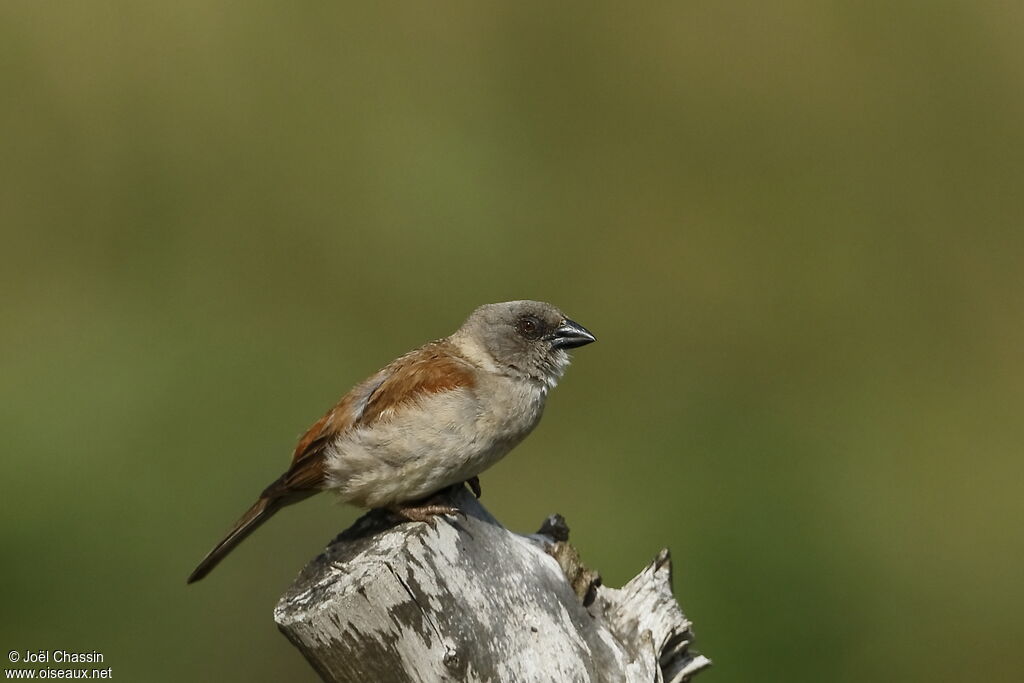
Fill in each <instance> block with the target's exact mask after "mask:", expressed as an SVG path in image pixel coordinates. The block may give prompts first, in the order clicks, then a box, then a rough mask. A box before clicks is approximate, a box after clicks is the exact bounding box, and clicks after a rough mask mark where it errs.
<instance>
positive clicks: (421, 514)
mask: <svg viewBox="0 0 1024 683" xmlns="http://www.w3.org/2000/svg"><path fill="white" fill-rule="evenodd" d="M388 511H389V512H391V513H392V514H393V515H395V516H397V517H401V518H402V519H406V520H408V521H410V522H429V521H431V520H433V519H434V517H437V516H438V515H465V514H466V513H464V512H463V511H462V510H460V509H459V508H457V507H455V506H454V505H441V504H438V503H429V502H425V501H418V502H415V503H412V504H411V505H391V506H389V507H388Z"/></svg>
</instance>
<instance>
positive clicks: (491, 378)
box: [188, 300, 596, 583]
mask: <svg viewBox="0 0 1024 683" xmlns="http://www.w3.org/2000/svg"><path fill="white" fill-rule="evenodd" d="M594 341H596V337H594V335H593V334H591V332H590V331H589V330H587V329H586V328H585V327H583V326H582V325H580V324H579V323H577V322H575V321H573V320H572V319H570V318H568V317H566V316H565V315H564V314H563V313H562V312H561V311H560V310H559V309H558V308H556V307H555V306H553V305H551V304H548V303H545V302H542V301H529V300H521V301H506V302H502V303H494V304H486V305H483V306H480V307H478V308H477V309H475V310H474V311H473V312H472V313H471V314H470V315H469V317H468V318H466V320H465V322H463V324H462V325H461V326H460V327H459V329H457V330H456V331H455V332H454V333H452V334H451V335H449V336H447V337H444V338H443V339H437V340H434V341H431V342H428V343H426V344H424V345H423V346H420V347H419V348H417V349H414V350H413V351H410V352H409V353H406V354H405V355H403V356H400V357H399V358H397V359H395V360H394V361H392V362H391V363H389V364H388V365H386V366H385V367H384V368H383V369H381V370H380V371H378V372H377V373H376V374H374V375H372V376H371V377H369V378H368V379H366V380H364V381H363V382H361V383H360V384H357V385H356V386H355V387H354V388H352V389H351V390H350V391H349V392H348V393H347V394H345V395H344V396H343V397H342V398H341V399H340V400H339V401H338V402H337V404H336V405H335V406H334V407H333V408H331V409H330V410H328V411H327V412H326V413H325V414H324V415H323V417H321V418H320V419H319V420H317V421H316V422H315V423H314V424H313V426H312V427H310V428H309V429H308V430H307V431H306V432H305V434H304V435H303V436H302V437H301V438H300V439H299V442H298V444H297V445H296V447H295V451H294V453H293V454H292V461H291V465H290V466H289V467H288V469H287V470H286V471H285V472H284V474H282V475H281V476H280V477H278V478H277V479H276V480H274V482H273V483H271V484H270V485H269V486H267V487H266V488H265V489H264V490H263V492H262V493H261V494H260V496H259V499H258V500H257V501H256V502H255V503H254V504H253V505H252V506H251V507H250V508H249V509H248V510H247V511H246V512H245V514H243V515H242V517H241V518H240V519H239V520H238V521H237V522H236V523H235V525H234V526H233V527H232V528H231V530H230V531H229V532H228V533H227V535H225V536H224V537H223V538H222V539H221V540H220V541H219V542H218V543H217V544H216V545H215V546H214V547H213V549H212V550H211V551H210V552H209V553H208V554H207V555H206V556H205V557H204V558H203V560H202V561H201V562H200V563H199V565H198V566H197V567H196V568H195V570H194V571H193V572H192V573H191V574H190V575H189V577H188V583H193V582H195V581H198V580H200V579H202V578H203V577H204V576H206V575H207V574H208V573H209V572H210V571H211V570H212V569H213V568H214V567H215V566H217V564H218V563H220V561H221V560H223V559H224V557H225V556H226V555H227V554H228V553H229V552H231V551H232V550H233V549H234V548H235V547H236V546H237V545H238V544H239V543H241V542H242V541H243V540H245V539H246V538H247V537H248V536H249V535H250V534H251V533H252V532H253V531H255V530H256V529H257V528H258V527H259V526H260V525H262V524H263V523H264V522H266V521H267V520H268V519H270V517H272V516H273V515H274V514H275V513H277V512H278V511H279V510H281V509H282V508H283V507H286V506H288V505H291V504H293V503H297V502H299V501H301V500H304V499H306V498H308V497H310V496H312V495H314V494H317V493H319V492H321V491H334V492H336V493H337V495H338V497H339V498H340V499H341V501H342V502H344V503H349V504H352V505H355V506H358V507H363V508H370V509H376V508H384V509H386V510H388V511H390V512H391V513H393V514H394V515H395V516H396V517H398V518H399V519H401V520H403V521H411V522H425V521H431V520H432V519H433V518H434V517H435V516H438V515H452V514H458V512H459V510H458V509H457V508H455V507H453V506H452V505H450V504H445V503H443V502H436V500H437V494H438V493H439V492H443V491H445V490H447V489H449V488H450V487H453V486H462V485H463V484H464V483H466V484H468V485H469V486H470V488H471V489H472V490H473V492H474V494H476V496H477V497H479V496H480V493H481V491H480V483H479V475H480V473H481V472H483V471H484V470H486V469H487V468H488V467H490V466H491V465H493V464H494V463H495V462H497V461H498V460H500V459H501V458H503V457H504V456H505V455H507V454H508V452H509V451H511V450H512V449H513V448H514V447H515V446H516V445H518V444H519V443H520V442H521V441H522V440H523V439H524V438H525V437H526V436H527V435H528V434H529V433H530V432H531V431H533V429H534V427H536V426H537V423H538V422H539V421H540V418H541V415H542V413H543V412H544V405H545V402H546V399H547V397H548V394H549V392H550V391H551V390H552V389H553V388H554V387H555V385H556V384H557V383H558V381H559V379H560V378H561V377H562V374H563V373H564V372H565V370H566V368H567V367H568V366H569V362H570V357H569V354H568V351H569V350H570V349H575V348H578V347H581V346H584V345H586V344H590V343H591V342H594Z"/></svg>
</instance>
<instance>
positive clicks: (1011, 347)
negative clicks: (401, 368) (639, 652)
mask: <svg viewBox="0 0 1024 683" xmlns="http://www.w3.org/2000/svg"><path fill="white" fill-rule="evenodd" d="M0 79H2V80H0V84H2V93H3V99H2V102H0V124H2V134H0V226H2V231H3V233H2V247H0V251H2V253H0V284H2V287H0V325H2V327H0V330H2V332H0V435H2V442H3V449H4V453H5V455H4V475H3V482H4V485H3V496H2V501H3V502H2V509H3V515H2V519H0V534H2V547H3V562H2V569H0V572H2V573H0V579H2V581H0V585H2V589H0V590H2V626H0V645H2V647H3V648H5V650H6V649H20V650H24V649H56V648H64V649H81V650H92V649H96V650H99V651H101V652H102V653H103V654H104V655H105V656H106V664H107V665H109V666H111V667H112V668H113V673H114V677H115V678H117V679H119V680H139V681H188V680H197V681H198V680H203V681H206V680H208V681H214V680H223V681H231V680H238V681H243V680H267V681H270V680H294V681H313V680H315V676H314V674H313V672H312V670H311V669H310V668H309V667H308V666H307V665H306V663H305V662H304V661H303V660H302V659H301V657H300V656H299V655H298V654H297V652H296V651H295V650H293V649H292V647H291V646H290V645H289V644H288V643H287V642H286V640H285V639H284V638H283V637H282V636H281V635H280V634H279V633H278V632H277V630H276V628H275V627H274V625H273V622H272V618H271V610H272V608H273V606H274V603H275V601H276V599H277V597H278V596H279V595H280V594H281V593H282V591H283V590H284V589H285V587H286V586H287V585H288V583H289V582H290V580H291V579H292V578H293V577H294V576H295V574H296V572H297V570H298V569H299V568H300V567H301V566H302V565H303V564H304V563H305V562H306V561H307V560H308V559H310V558H311V557H312V556H314V555H315V554H316V553H317V552H319V550H320V549H321V548H322V547H323V545H324V544H325V543H326V542H327V541H328V540H329V539H330V538H331V537H332V536H333V535H334V534H335V533H336V532H338V531H339V530H341V529H342V528H344V527H345V526H347V525H348V524H349V523H350V522H351V521H352V520H353V519H354V518H355V516H356V515H357V511H355V510H353V509H350V508H345V507H341V506H338V505H337V504H336V503H335V502H334V501H332V500H331V499H330V498H329V497H327V496H323V497H319V498H316V499H312V500H310V501H309V502H307V503H304V504H303V505H301V506H297V507H295V508H291V509H289V510H287V511H286V512H285V513H283V514H281V515H279V516H278V517H277V518H275V519H274V521H273V522H272V523H270V524H269V525H268V526H267V527H265V528H264V530H262V531H261V532H260V533H259V534H257V535H256V536H255V537H253V539H251V540H250V541H248V542H247V543H245V544H244V545H242V546H241V548H240V549H239V550H238V551H237V552H236V553H235V554H234V555H233V556H232V557H231V558H229V560H228V561H227V562H226V563H225V564H224V565H222V566H221V567H220V568H219V569H218V570H217V571H216V572H215V573H214V574H213V575H211V577H210V578H208V579H206V580H205V581H203V582H202V583H199V584H197V585H195V586H190V587H188V588H186V586H185V577H186V575H187V574H188V572H189V571H190V570H191V569H192V567H193V566H194V564H195V563H196V562H197V561H198V560H199V558H200V557H201V556H202V555H203V553H205V551H206V550H207V549H208V548H209V547H210V545H211V544H212V543H213V542H214V541H215V540H216V539H217V538H218V537H219V535H220V534H221V533H222V532H223V531H225V530H226V528H227V526H228V525H229V524H230V523H231V522H232V521H234V519H235V518H236V516H237V515H238V514H240V513H241V512H242V510H243V509H244V508H245V507H246V506H247V505H248V504H249V503H250V502H251V501H252V499H253V498H254V496H255V494H256V493H257V492H258V491H259V490H260V489H261V487H262V486H263V485H264V484H266V483H268V482H269V481H271V480H272V479H273V478H274V477H276V476H277V475H278V474H279V472H280V471H281V470H282V469H283V467H284V466H285V464H286V463H287V460H288V457H289V454H290V449H291V448H292V446H293V444H294V442H295V439H296V437H297V436H298V435H299V434H300V433H301V432H302V431H303V430H304V429H305V427H306V426H308V424H309V423H311V422H312V421H313V420H314V419H315V418H317V417H318V416H319V415H320V414H321V413H322V411H323V410H325V409H326V408H327V407H328V406H330V405H331V404H332V403H333V402H334V400H335V399H337V398H338V397H339V396H340V395H341V394H342V393H343V392H344V391H346V390H347V389H348V388H349V387H350V386H351V385H352V384H353V383H354V382H356V381H358V380H360V379H362V378H363V377H365V376H366V375H368V374H369V373H371V372H373V371H375V370H376V369H377V368H378V367H380V366H381V365H383V364H384V363H386V362H387V361H389V360H390V359H391V358H393V357H394V356H396V355H398V354H399V353H401V352H403V351H405V350H407V349H409V348H411V347H413V346H415V345H417V344H419V343H421V342H423V341H426V340H428V339H431V338H435V337H439V336H443V335H445V334H447V333H448V332H450V331H451V330H453V329H454V328H455V327H456V326H457V325H458V324H459V323H460V322H461V320H462V319H463V317H464V316H465V315H466V314H467V313H468V312H469V311H470V310H471V309H472V308H473V307H474V306H476V305H477V304H480V303H484V302H490V301H498V300H505V299H512V298H540V299H546V300H550V301H552V302H555V303H556V304H558V305H559V306H561V307H562V308H563V309H564V310H565V311H567V312H568V313H569V314H570V315H572V316H573V317H575V318H576V319H578V320H580V321H581V322H583V323H584V324H586V325H587V326H589V327H590V328H591V329H592V330H593V331H594V332H595V333H596V334H597V335H598V337H599V338H600V342H599V343H598V344H595V345H593V346H591V347H588V348H586V349H584V350H581V351H580V352H579V353H578V354H577V358H576V362H575V364H574V365H573V367H572V368H571V369H570V371H569V373H568V375H567V376H566V378H565V380H564V381H563V383H562V386H560V387H559V389H558V390H557V391H556V392H555V394H554V395H553V397H552V400H551V401H550V402H549V405H548V411H547V415H546V417H545V420H544V422H543V423H542V425H541V427H540V428H539V429H538V430H537V432H536V433H535V434H534V435H533V436H532V437H531V438H530V439H528V440H527V441H526V442H525V443H524V444H523V445H522V446H521V447H520V448H518V449H517V450H516V451H515V453H514V454H513V455H512V456H511V457H509V458H508V459H506V460H505V461H504V462H502V463H501V464H499V465H498V466H497V467H495V468H494V469H493V470H492V471H490V472H489V473H488V474H487V475H486V476H485V478H484V489H485V494H484V502H485V503H486V504H487V505H488V507H489V508H490V510H491V511H492V512H493V513H494V514H495V515H497V517H498V518H499V519H501V520H502V521H503V522H504V523H505V524H506V525H507V526H509V527H510V528H512V529H516V530H521V531H531V530H533V529H535V528H536V527H537V526H538V524H539V523H540V521H541V520H542V519H543V518H544V517H545V516H546V515H547V514H549V513H551V512H554V511H559V512H561V513H563V514H564V515H565V516H566V517H567V518H568V520H569V523H570V525H571V527H572V531H573V539H574V540H575V543H576V545H577V546H578V547H579V549H580V551H581V552H582V553H583V555H584V557H585V559H586V560H587V561H588V562H589V563H590V564H592V565H593V566H594V567H596V568H598V569H600V570H601V572H602V573H603V575H604V577H605V581H606V583H608V584H611V585H620V584H621V583H623V582H624V581H626V580H627V579H628V578H629V577H630V576H632V575H633V574H634V573H635V572H636V571H637V570H639V569H640V568H641V567H642V566H643V565H644V564H645V563H646V562H647V561H648V560H649V559H650V558H651V557H653V555H654V554H655V553H656V552H657V551H658V549H659V548H660V547H662V546H664V545H668V546H670V547H671V549H672V550H673V552H674V554H675V561H676V592H677V595H678V597H679V598H680V600H681V602H682V604H683V606H684V608H685V609H686V611H687V613H688V614H689V615H690V616H691V617H692V618H693V619H694V621H695V623H696V632H697V635H698V646H699V649H701V650H702V651H703V652H705V653H706V654H708V655H709V656H710V657H711V658H712V659H714V660H715V663H716V666H715V669H713V670H712V671H711V672H709V673H707V674H703V675H702V676H701V677H700V679H701V680H704V679H705V677H706V678H707V680H709V681H710V680H717V681H723V682H724V681H752V680H780V681H781V680H785V681H839V682H844V681H863V680H899V681H931V682H934V681H962V680H977V681H1009V680H1020V675H1021V674H1020V672H1021V671H1022V670H1024V654H1022V650H1021V647H1020V642H1019V641H1020V637H1021V635H1022V633H1024V625H1022V621H1024V618H1022V617H1021V614H1022V613H1024V587H1022V585H1021V580H1022V575H1024V572H1022V569H1024V538H1022V522H1024V491H1022V482H1024V463H1022V459H1021V450H1022V449H1021V447H1022V445H1024V423H1022V420H1021V417H1020V413H1021V406H1022V399H1024V364H1022V358H1021V353H1022V349H1024V315H1022V309H1024V282H1022V271H1024V262H1022V256H1024V249H1022V247H1024V231H1022V227H1024V226H1022V218H1024V192H1022V190H1024V125H1022V122H1024V5H1019V4H1017V3H1007V2H991V1H978V0H972V1H970V2H968V1H967V0H961V1H952V0H949V1H937V2H910V1H896V2H891V1H890V2H877V1H875V2H872V1H867V2H838V3H815V2H806V1H804V2H798V1H791V2H781V3H773V4H772V5H771V6H769V5H768V4H765V3H760V2H737V3H721V2H690V3H671V4H664V5H660V4H659V5H658V6H644V7H641V6H626V5H618V4H605V3H578V4H568V3H536V4H534V3H526V4H524V3H515V4H511V3H509V4H506V5H503V6H497V5H491V4H487V5H481V4H477V3H442V4H432V3H431V4H427V3H424V4H411V3H410V4H374V5H370V4H361V5H355V6H339V5H336V4H334V3H307V4H296V3H290V2H261V3H251V4H239V3H226V2H194V1H186V2H174V3H153V2H143V3H128V2H117V3H111V2H82V3H41V2H4V3H3V4H2V5H0Z"/></svg>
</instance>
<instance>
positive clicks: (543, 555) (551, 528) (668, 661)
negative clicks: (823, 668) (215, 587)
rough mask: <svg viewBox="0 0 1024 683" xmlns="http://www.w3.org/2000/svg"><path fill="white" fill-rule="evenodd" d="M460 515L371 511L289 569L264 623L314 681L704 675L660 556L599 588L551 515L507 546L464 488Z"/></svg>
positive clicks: (455, 497)
mask: <svg viewBox="0 0 1024 683" xmlns="http://www.w3.org/2000/svg"><path fill="white" fill-rule="evenodd" d="M452 502H453V504H454V505H456V506H457V507H459V508H460V509H462V510H463V511H464V512H465V513H466V514H465V516H464V517H463V516H460V517H458V518H443V517H442V518H435V519H434V520H433V521H432V522H430V523H415V522H414V523H402V524H396V523H395V521H394V519H392V518H391V516H390V515H388V514H387V513H384V512H380V511H373V512H370V513H368V514H366V515H364V516H363V517H362V518H360V519H359V520H358V521H357V522H356V523H355V524H354V525H353V526H352V527H351V528H350V529H348V530H347V531H345V532H344V533H342V534H341V535H340V536H338V538H336V539H335V540H334V541H333V542H332V543H331V544H330V545H329V546H328V548H327V550H326V551H325V552H324V553H323V554H322V555H320V556H318V557H317V558H315V559H314V560H313V561H312V562H310V563H309V565H308V566H306V568H305V569H304V570H303V571H302V573H301V574H300V575H299V577H298V578H297V579H296V581H295V583H294V584H293V585H292V586H291V587H290V588H289V589H288V591H287V592H286V593H285V594H284V596H282V598H281V600H280V602H279V603H278V605H277V608H276V609H275V611H274V618H275V620H276V621H277V624H278V627H279V628H280V629H281V631H282V632H283V633H284V634H285V635H286V636H287V637H288V639H289V640H291V642H292V643H293V644H294V645H295V646H296V647H298V648H299V650H300V651H301V652H302V654H303V655H305V657H306V659H307V660H308V661H309V663H310V664H312V666H313V668H314V669H316V671H317V672H318V673H319V674H320V676H321V677H322V678H323V679H324V680H325V681H332V682H341V681H344V682H346V683H349V682H351V683H365V682H366V681H378V682H380V683H391V682H396V683H397V682H405V681H431V682H432V681H558V682H560V683H561V682H565V681H628V682H633V681H643V682H645V683H650V682H652V681H658V682H664V683H679V682H681V681H685V680H688V679H689V678H690V677H691V676H692V675H694V674H695V673H697V672H698V671H701V670H702V669H704V668H706V667H707V666H709V665H710V664H711V662H710V661H709V660H708V659H707V658H706V657H704V656H702V655H700V654H697V653H696V652H693V651H692V650H691V649H690V644H691V643H692V641H693V632H692V630H691V628H690V622H689V621H688V620H687V619H686V617H685V616H684V615H683V613H682V611H681V610H680V609H679V605H678V604H677V603H676V601H675V598H674V597H673V595H672V570H671V563H670V559H669V554H668V551H667V550H663V551H662V552H661V553H660V554H659V555H658V556H657V558H655V559H654V561H653V562H652V563H651V564H649V565H648V566H647V567H646V568H645V569H644V570H643V571H641V572H640V574H638V575H637V576H636V577H634V578H633V579H632V580H631V581H630V582H629V583H627V584H626V585H625V586H623V587H622V588H619V589H615V588H608V587H605V586H602V585H601V581H600V577H599V576H598V574H597V573H596V572H594V571H592V570H589V569H587V568H586V567H585V566H584V565H583V564H582V562H580V559H579V556H578V555H577V553H576V551H575V549H573V547H572V546H570V545H569V543H568V531H569V530H568V528H567V527H566V525H565V522H564V520H562V519H561V517H559V516H557V515H554V516H552V517H550V518H548V520H546V521H545V522H544V525H543V526H542V527H541V529H540V531H538V532H537V533H536V534H532V535H529V536H521V535H518V534H514V533H512V532H510V531H508V530H507V529H505V528H504V527H503V526H501V524H499V523H498V521H497V520H495V519H494V518H493V517H492V516H491V515H490V514H489V513H488V512H487V511H486V510H485V509H484V508H483V507H482V506H481V505H480V503H479V502H478V501H477V500H476V499H475V498H474V497H473V496H472V495H471V494H470V493H469V492H468V491H467V490H465V489H459V490H458V491H456V492H454V493H453V494H452Z"/></svg>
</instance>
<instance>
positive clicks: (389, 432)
mask: <svg viewBox="0 0 1024 683" xmlns="http://www.w3.org/2000/svg"><path fill="white" fill-rule="evenodd" d="M484 388H485V389H486V387H484ZM501 389H506V388H504V387H502V388H501ZM477 395H478V394H477V393H476V392H472V391H470V390H469V389H457V390H455V391H448V392H444V393H443V394H435V395H432V396H430V397H427V398H425V399H423V400H421V401H418V402H416V403H415V404H411V405H408V406H403V408H402V409H401V410H400V411H397V412H396V414H395V415H394V416H392V417H390V418H389V419H385V420H380V421H378V422H376V423H374V424H372V425H368V426H364V427H357V428H356V429H354V430H352V431H350V432H348V433H346V434H344V435H342V436H341V437H339V438H338V439H337V440H336V441H335V443H334V444H332V446H331V448H330V449H329V450H328V453H327V474H328V482H329V487H330V488H333V489H335V490H336V491H337V492H338V494H339V495H340V497H341V499H342V500H343V501H345V502H347V503H352V504H354V505H359V506H361V507H368V508H375V507H385V506H388V505H394V504H396V503H402V502H407V501H413V500H418V499H420V498H424V497H426V496H429V495H430V494H432V493H435V492H437V491H439V490H441V489H443V488H445V487H446V486H451V485H452V484H457V483H459V482H462V481H465V480H467V479H469V478H470V477H474V476H476V475H478V474H480V473H481V472H483V471H484V470H485V469H487V468H488V467H490V466H491V465H493V464H494V463H496V462H497V461H498V460H500V459H501V458H502V457H504V456H505V455H506V454H507V453H508V452H509V451H510V450H512V448H514V447H515V446H516V445H517V444H518V443H519V442H520V441H522V440H523V438H525V437H526V435H527V434H529V433H530V431H531V430H532V429H533V428H534V426H536V424H537V422H538V420H539V419H540V414H541V412H542V410H543V396H542V395H541V396H536V397H535V396H532V395H529V393H527V394H525V395H524V394H522V393H518V394H515V393H513V392H512V391H508V390H505V391H497V392H495V391H490V392H488V393H487V394H485V395H486V396H487V400H486V401H482V400H480V399H479V398H477Z"/></svg>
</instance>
